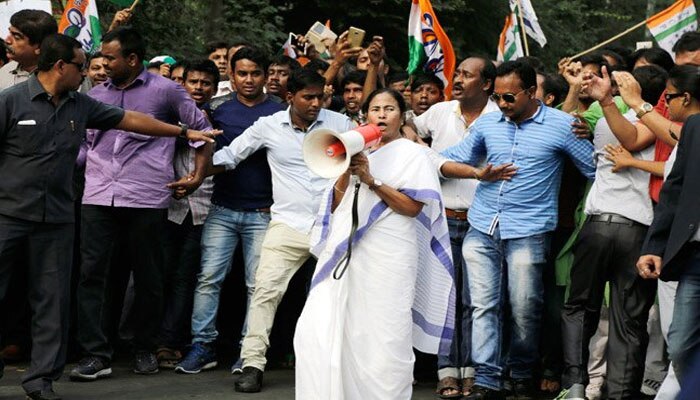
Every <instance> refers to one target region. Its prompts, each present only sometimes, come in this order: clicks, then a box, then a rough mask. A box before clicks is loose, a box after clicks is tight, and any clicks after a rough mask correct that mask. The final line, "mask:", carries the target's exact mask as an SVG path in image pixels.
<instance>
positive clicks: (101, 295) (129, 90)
mask: <svg viewBox="0 0 700 400" xmlns="http://www.w3.org/2000/svg"><path fill="white" fill-rule="evenodd" d="M102 55H103V57H104V59H105V61H106V64H105V65H106V67H107V73H108V75H109V76H110V80H108V81H107V82H106V83H105V84H103V85H99V86H97V87H95V88H94V89H93V90H91V91H90V92H89V95H90V96H91V97H93V98H95V99H97V100H100V101H102V102H104V103H107V104H112V105H116V106H119V107H122V108H124V109H127V110H136V111H140V112H143V113H145V114H149V115H151V116H152V117H154V118H156V119H158V120H161V121H164V122H169V123H177V122H180V123H182V124H184V125H187V126H191V127H192V128H194V129H198V130H203V129H209V128H210V125H209V123H208V122H207V120H206V118H205V117H204V115H203V114H202V112H201V111H200V110H199V109H197V106H196V104H195V102H194V101H193V100H192V99H191V98H190V96H189V95H188V94H187V92H186V91H185V89H184V88H183V87H182V86H181V85H178V84H177V83H175V82H173V81H171V80H169V79H167V78H163V77H161V76H158V75H154V74H151V73H149V72H147V71H146V70H145V69H144V68H143V63H142V61H143V58H144V55H145V43H144V40H143V38H142V37H141V35H140V34H139V33H138V32H137V31H135V30H134V29H132V28H118V29H116V30H114V31H111V32H109V33H108V34H106V35H105V36H104V38H103V39H102ZM174 152H175V139H174V138H151V137H148V136H143V135H139V134H136V133H133V132H127V131H119V130H114V129H111V130H105V131H99V130H98V131H93V132H92V133H91V135H89V140H88V143H87V153H86V159H87V161H86V169H85V192H84V195H83V207H82V219H81V223H82V228H81V229H82V230H81V256H82V265H81V276H80V283H79V286H78V299H77V304H78V312H77V319H78V336H77V339H78V343H79V344H80V346H81V349H82V351H83V352H84V358H83V359H82V360H81V361H80V363H79V364H78V366H77V367H76V368H74V369H73V370H72V371H71V374H70V376H71V379H74V380H95V379H97V378H100V377H106V376H109V375H111V373H112V370H111V368H110V361H111V357H112V353H113V351H112V347H111V345H110V343H109V340H108V338H107V335H106V334H105V332H104V330H103V328H102V327H103V322H104V321H103V319H104V316H103V314H104V309H105V293H106V290H105V288H106V286H107V285H106V281H107V276H108V275H109V271H110V267H111V265H110V264H111V260H112V254H113V253H114V251H115V249H114V243H120V244H124V247H123V248H120V249H119V251H120V256H121V257H122V258H124V259H125V261H126V263H125V264H123V266H122V265H119V266H116V265H115V267H124V266H128V267H130V268H132V270H133V274H134V288H135V292H136V293H135V298H134V307H133V310H134V315H133V318H134V327H135V329H134V342H133V347H134V351H135V366H134V372H135V373H139V374H153V373H156V372H158V363H157V361H156V357H155V354H154V353H155V350H156V346H157V336H158V330H159V327H160V322H161V316H162V309H163V281H164V276H165V271H164V270H165V262H164V253H163V249H162V247H163V237H162V236H163V232H164V231H165V226H166V221H167V209H168V205H169V203H170V196H171V191H170V190H169V189H168V188H167V186H166V185H167V184H168V183H169V182H171V181H173V180H174V178H175V177H174V172H173V156H174ZM210 154H211V153H210V149H209V147H208V146H203V148H199V149H198V150H197V152H196V155H195V158H196V161H195V164H196V166H195V175H194V179H195V180H196V181H198V182H201V181H202V179H203V174H201V173H200V171H203V169H202V168H201V166H204V165H205V162H207V161H208V160H207V158H208V157H209V155H210Z"/></svg>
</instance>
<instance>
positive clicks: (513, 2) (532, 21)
mask: <svg viewBox="0 0 700 400" xmlns="http://www.w3.org/2000/svg"><path fill="white" fill-rule="evenodd" d="M518 4H519V5H521V6H522V14H523V25H525V33H527V34H528V35H529V36H530V37H531V38H533V39H534V40H535V42H537V43H538V44H539V45H540V47H544V45H545V44H547V38H546V37H545V36H544V32H542V28H541V27H540V23H539V21H538V20H537V14H535V9H534V8H533V7H532V3H531V2H530V0H510V10H511V11H513V12H516V8H520V7H518ZM518 15H519V14H518Z"/></svg>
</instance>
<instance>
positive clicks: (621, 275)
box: [562, 221, 656, 399]
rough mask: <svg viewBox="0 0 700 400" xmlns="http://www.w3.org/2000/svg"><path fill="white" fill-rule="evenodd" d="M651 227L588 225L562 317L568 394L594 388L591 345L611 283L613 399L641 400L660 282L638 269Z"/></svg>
mask: <svg viewBox="0 0 700 400" xmlns="http://www.w3.org/2000/svg"><path fill="white" fill-rule="evenodd" d="M646 231H647V227H646V226H643V225H640V224H637V223H629V224H619V223H608V222H593V221H586V223H585V225H584V226H583V229H582V230H581V233H580V235H579V237H578V240H577V242H576V244H575V247H574V265H573V267H572V269H571V288H570V294H569V298H568V300H567V301H566V304H565V305H564V310H563V312H562V336H563V341H564V365H565V370H564V375H563V379H562V384H563V386H564V387H565V388H568V387H570V386H571V385H573V384H574V383H582V384H587V383H588V373H587V364H588V356H589V354H588V345H589V341H590V339H591V336H593V334H594V333H595V331H596V327H597V326H598V320H599V318H600V307H601V305H602V302H603V296H604V291H605V283H606V281H608V280H609V281H610V333H609V337H608V345H607V350H606V351H607V398H609V399H637V398H639V389H640V388H641V385H642V378H643V375H644V358H645V354H646V348H647V344H648V342H649V335H648V334H647V329H646V328H647V319H648V316H649V308H650V307H651V306H652V304H653V303H654V296H655V293H656V281H655V280H645V279H642V278H641V277H640V276H639V275H638V274H637V269H636V267H635V264H636V262H637V259H638V258H639V252H640V250H641V247H642V243H643V241H644V236H645V234H646Z"/></svg>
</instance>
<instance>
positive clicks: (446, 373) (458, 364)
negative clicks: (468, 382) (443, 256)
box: [437, 218, 473, 379]
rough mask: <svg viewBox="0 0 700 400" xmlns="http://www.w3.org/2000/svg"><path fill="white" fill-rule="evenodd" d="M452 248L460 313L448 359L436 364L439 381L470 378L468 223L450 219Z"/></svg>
mask: <svg viewBox="0 0 700 400" xmlns="http://www.w3.org/2000/svg"><path fill="white" fill-rule="evenodd" d="M447 227H448V228H449V230H450V244H451V245H452V246H451V247H452V259H453V261H454V266H455V287H457V309H456V310H455V318H456V321H455V335H454V337H453V338H452V346H451V347H450V354H449V355H439V356H438V358H437V359H438V360H437V367H438V379H442V378H445V377H453V378H457V379H460V378H471V377H473V371H472V372H467V367H470V366H471V339H472V337H471V336H472V311H471V301H470V298H469V281H468V280H467V271H466V268H465V264H464V261H463V255H462V245H463V244H464V237H465V236H466V234H467V230H468V229H469V222H468V221H460V220H458V219H453V218H447Z"/></svg>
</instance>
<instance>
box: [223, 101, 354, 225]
mask: <svg viewBox="0 0 700 400" xmlns="http://www.w3.org/2000/svg"><path fill="white" fill-rule="evenodd" d="M290 112H291V109H290V108H288V109H286V110H283V111H278V112H277V113H275V114H273V115H270V116H268V117H263V118H260V119H259V120H257V121H256V122H255V123H254V124H253V125H252V126H251V127H250V128H248V129H246V130H245V132H243V133H242V134H241V135H240V136H239V137H237V138H236V139H235V140H234V141H233V142H231V144H230V145H228V146H226V147H224V148H223V149H221V150H219V151H217V152H216V153H214V165H224V166H225V167H226V169H233V168H235V167H236V165H238V163H240V162H241V161H243V160H245V158H246V157H248V156H249V155H251V154H253V153H254V152H256V151H257V150H260V149H262V148H266V149H267V161H268V163H269V164H270V170H271V172H272V198H273V200H274V203H273V204H272V208H271V218H272V220H273V221H279V222H282V223H284V224H286V225H288V226H289V227H291V228H292V229H294V230H296V231H298V232H300V233H303V234H308V233H309V232H311V227H312V226H313V223H314V219H315V218H316V213H317V212H318V208H319V206H320V202H321V197H322V194H323V191H324V190H325V189H326V188H327V187H328V184H329V183H330V180H328V179H325V178H321V177H320V176H318V175H316V174H314V173H313V172H311V171H310V170H309V169H308V167H307V166H306V164H305V163H304V157H303V154H302V144H303V142H304V137H305V136H306V132H304V131H302V130H300V129H298V128H295V127H294V125H293V124H292V121H291V118H290ZM319 128H327V129H331V130H334V131H336V132H347V131H349V130H351V129H353V124H352V122H351V121H350V119H349V118H348V117H346V116H344V115H342V114H339V113H336V112H333V111H328V110H325V109H322V110H321V111H320V112H319V114H318V118H317V119H316V121H314V123H313V124H311V126H309V128H308V129H307V132H311V131H313V130H314V129H319Z"/></svg>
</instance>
